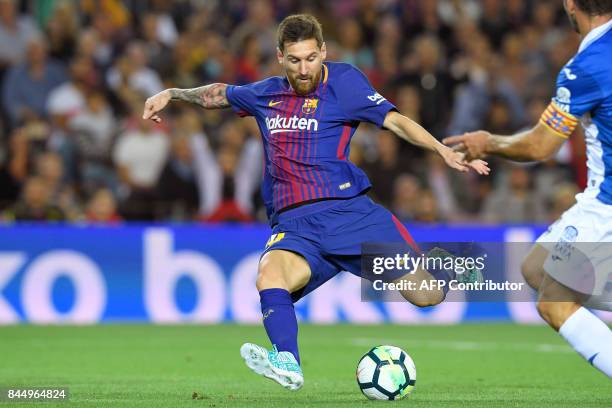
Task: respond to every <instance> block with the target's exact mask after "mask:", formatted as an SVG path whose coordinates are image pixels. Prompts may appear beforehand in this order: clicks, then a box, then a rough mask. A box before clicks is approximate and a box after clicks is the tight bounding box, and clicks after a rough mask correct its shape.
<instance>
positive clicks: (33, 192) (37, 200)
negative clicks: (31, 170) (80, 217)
mask: <svg viewBox="0 0 612 408" xmlns="http://www.w3.org/2000/svg"><path fill="white" fill-rule="evenodd" d="M50 198H51V197H50V191H49V187H48V186H47V185H46V183H45V181H44V180H43V179H41V178H40V177H30V178H28V179H27V180H26V181H25V183H24V186H23V190H22V194H21V198H20V199H19V201H17V202H16V203H15V205H14V206H13V207H12V208H10V209H9V210H7V211H6V212H5V213H4V214H3V218H4V219H5V220H8V221H63V220H64V218H65V217H64V213H63V211H62V210H61V209H60V208H59V207H58V206H56V205H54V204H53V203H52V202H51V199H50Z"/></svg>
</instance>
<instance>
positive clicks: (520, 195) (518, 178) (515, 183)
mask: <svg viewBox="0 0 612 408" xmlns="http://www.w3.org/2000/svg"><path fill="white" fill-rule="evenodd" d="M508 166H509V170H508V173H509V174H508V180H507V182H506V183H500V184H499V185H498V186H497V188H495V189H494V190H493V192H492V193H491V194H490V195H489V196H487V198H486V200H485V203H484V208H483V210H482V214H481V219H482V220H484V221H486V222H491V223H525V222H533V221H535V222H544V221H546V220H547V217H546V214H545V201H544V199H543V197H541V196H540V194H539V193H538V192H537V191H536V190H534V188H533V186H532V183H531V179H530V176H529V173H528V172H527V170H526V169H525V167H522V166H519V165H512V164H509V165H508Z"/></svg>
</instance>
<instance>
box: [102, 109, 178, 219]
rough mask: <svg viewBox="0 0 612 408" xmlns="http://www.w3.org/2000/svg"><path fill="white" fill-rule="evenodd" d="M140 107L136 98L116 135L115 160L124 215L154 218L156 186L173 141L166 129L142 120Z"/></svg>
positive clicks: (137, 217) (133, 217) (136, 217)
mask: <svg viewBox="0 0 612 408" xmlns="http://www.w3.org/2000/svg"><path fill="white" fill-rule="evenodd" d="M139 108H140V104H139V103H137V101H135V102H134V105H133V107H132V109H133V113H132V115H131V116H130V117H129V119H128V120H127V121H126V123H125V124H124V126H125V128H124V129H123V131H121V132H120V133H119V136H118V138H117V144H116V145H115V148H114V151H113V161H114V163H115V166H116V169H117V172H118V175H119V179H120V180H121V182H122V184H123V186H122V187H123V188H122V190H123V191H122V193H123V196H125V199H124V201H123V202H122V203H121V204H122V205H121V213H122V215H123V217H124V218H125V219H127V220H153V219H155V215H156V211H157V208H156V201H155V200H156V198H157V196H156V190H155V187H156V186H157V182H158V179H159V175H160V174H161V171H162V169H163V167H164V164H165V163H166V160H167V157H168V153H169V149H170V141H169V136H168V134H167V133H166V131H165V130H164V129H163V128H161V127H160V126H156V125H155V124H153V123H152V122H151V121H145V120H142V118H141V117H140V111H139V110H140V109H139Z"/></svg>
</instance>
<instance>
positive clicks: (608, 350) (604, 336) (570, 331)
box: [559, 307, 612, 378]
mask: <svg viewBox="0 0 612 408" xmlns="http://www.w3.org/2000/svg"><path fill="white" fill-rule="evenodd" d="M559 334H560V335H561V336H563V338H564V339H565V340H566V341H567V342H568V343H569V344H570V345H571V346H572V347H573V348H574V350H576V351H577V352H578V353H579V354H580V355H581V356H582V357H584V358H585V360H587V361H588V362H589V363H591V365H593V366H594V367H596V368H597V369H598V370H600V371H601V372H603V373H604V374H606V375H607V376H608V377H610V378H612V331H610V329H609V328H608V326H606V324H605V323H604V322H602V321H601V320H600V319H599V318H598V317H597V316H595V315H594V314H593V313H591V312H589V311H588V310H587V309H586V308H584V307H581V308H580V309H578V310H576V311H575V312H574V314H572V315H571V316H570V317H569V318H568V319H567V320H566V321H565V323H563V325H562V326H561V328H560V329H559Z"/></svg>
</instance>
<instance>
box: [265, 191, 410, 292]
mask: <svg viewBox="0 0 612 408" xmlns="http://www.w3.org/2000/svg"><path fill="white" fill-rule="evenodd" d="M367 242H378V243H387V242H394V243H408V244H409V245H410V246H411V247H413V248H415V249H416V248H418V247H417V245H416V243H415V242H414V240H413V239H412V237H411V236H410V234H409V233H408V231H407V230H406V228H405V227H404V226H403V225H402V224H401V222H400V221H399V220H398V219H397V218H395V216H394V215H393V214H392V213H391V212H390V211H389V210H387V209H386V208H384V207H383V206H381V205H378V204H376V203H374V202H373V201H372V200H371V199H370V198H369V197H367V196H366V195H360V196H357V197H354V198H351V199H348V200H325V201H319V202H316V203H313V204H307V205H303V206H301V207H298V208H295V209H292V210H288V211H285V212H282V213H281V214H279V216H278V223H277V224H276V225H274V226H273V228H272V235H271V237H270V239H269V240H268V244H267V246H266V249H265V251H264V253H265V252H268V251H271V250H275V249H283V250H287V251H291V252H295V253H297V254H299V255H301V256H303V257H304V258H305V259H306V261H307V262H308V265H309V266H310V271H311V277H310V281H309V282H308V283H307V284H306V286H305V287H303V288H302V289H299V290H297V291H295V292H293V293H292V294H291V296H292V298H293V301H294V302H295V301H297V300H299V299H300V298H302V297H303V296H305V295H307V294H308V293H310V292H312V291H313V290H315V289H316V288H318V287H319V286H321V285H322V284H324V283H325V282H327V281H328V280H329V279H331V278H333V277H334V276H336V275H337V274H338V273H339V272H341V271H348V272H351V273H352V274H355V275H357V276H361V245H362V244H363V243H367Z"/></svg>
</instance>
